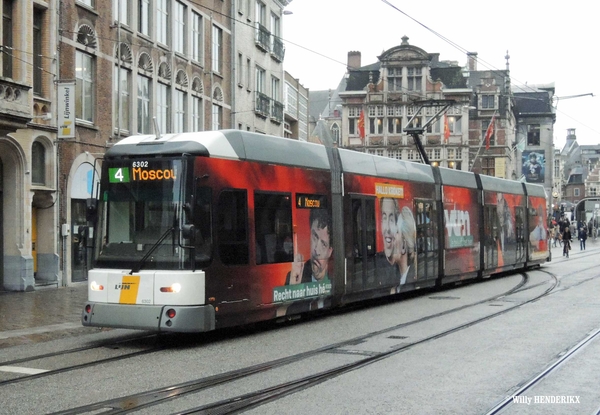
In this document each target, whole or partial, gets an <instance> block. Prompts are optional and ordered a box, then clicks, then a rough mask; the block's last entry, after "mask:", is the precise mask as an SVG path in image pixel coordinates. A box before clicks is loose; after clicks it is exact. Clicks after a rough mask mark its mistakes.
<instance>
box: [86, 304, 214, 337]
mask: <svg viewBox="0 0 600 415" xmlns="http://www.w3.org/2000/svg"><path fill="white" fill-rule="evenodd" d="M173 312H174V315H173ZM81 323H82V324H83V325H84V326H88V327H114V328H123V329H137V330H152V331H165V332H167V331H168V332H182V333H199V332H205V331H211V330H214V329H215V309H214V307H213V306H212V305H199V306H181V305H177V306H170V305H136V304H112V303H95V302H87V303H86V304H85V306H84V307H83V313H82V315H81Z"/></svg>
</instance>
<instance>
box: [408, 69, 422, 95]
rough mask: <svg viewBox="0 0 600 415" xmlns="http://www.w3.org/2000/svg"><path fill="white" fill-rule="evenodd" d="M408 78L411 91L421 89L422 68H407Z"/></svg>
mask: <svg viewBox="0 0 600 415" xmlns="http://www.w3.org/2000/svg"><path fill="white" fill-rule="evenodd" d="M406 78H407V81H408V84H407V89H408V90H409V91H421V79H422V76H421V68H407V76H406Z"/></svg>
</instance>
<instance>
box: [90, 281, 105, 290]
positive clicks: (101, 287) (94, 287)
mask: <svg viewBox="0 0 600 415" xmlns="http://www.w3.org/2000/svg"><path fill="white" fill-rule="evenodd" d="M90 289H91V290H92V291H104V285H100V284H98V283H97V282H96V281H92V282H91V283H90Z"/></svg>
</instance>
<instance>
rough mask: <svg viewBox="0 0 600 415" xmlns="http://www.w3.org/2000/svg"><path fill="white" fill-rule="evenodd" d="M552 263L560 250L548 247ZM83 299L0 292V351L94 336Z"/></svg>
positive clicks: (70, 294)
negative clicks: (84, 323)
mask: <svg viewBox="0 0 600 415" xmlns="http://www.w3.org/2000/svg"><path fill="white" fill-rule="evenodd" d="M587 245H588V248H591V249H597V248H598V247H599V246H600V238H597V239H592V238H590V239H588V244H587ZM572 247H573V248H572V251H571V253H572V254H578V253H580V252H581V251H580V249H579V241H577V240H576V239H575V240H574V241H573V242H572ZM552 257H553V259H554V260H563V259H564V260H573V258H571V259H566V258H561V257H562V248H561V247H560V246H557V247H552ZM86 299H87V283H81V284H77V285H74V286H70V287H58V288H56V287H51V288H49V287H46V288H42V289H36V290H35V291H30V292H5V291H3V292H0V348H2V347H9V346H18V345H21V344H27V343H37V342H44V341H48V340H53V339H57V338H63V337H69V336H79V335H83V334H87V333H94V332H97V331H98V330H99V329H98V328H93V327H83V326H82V325H81V311H82V307H83V304H84V303H85V301H86Z"/></svg>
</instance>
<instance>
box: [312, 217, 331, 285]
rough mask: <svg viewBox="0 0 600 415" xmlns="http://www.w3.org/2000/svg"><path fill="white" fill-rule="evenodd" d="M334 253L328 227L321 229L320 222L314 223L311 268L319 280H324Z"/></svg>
mask: <svg viewBox="0 0 600 415" xmlns="http://www.w3.org/2000/svg"><path fill="white" fill-rule="evenodd" d="M332 251H333V248H332V247H331V244H330V240H329V230H328V229H327V226H325V227H324V228H319V226H318V221H316V220H315V221H313V223H312V225H311V226H310V266H311V269H312V275H313V276H314V277H315V278H316V279H317V280H322V279H323V278H324V277H325V274H326V273H327V261H328V260H329V257H330V256H331V252H332Z"/></svg>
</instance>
